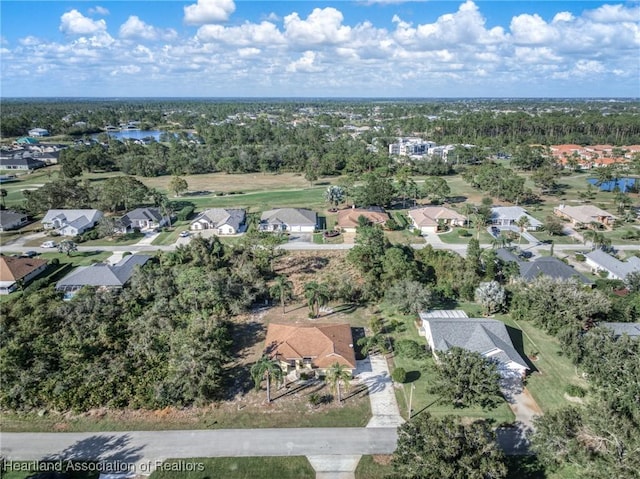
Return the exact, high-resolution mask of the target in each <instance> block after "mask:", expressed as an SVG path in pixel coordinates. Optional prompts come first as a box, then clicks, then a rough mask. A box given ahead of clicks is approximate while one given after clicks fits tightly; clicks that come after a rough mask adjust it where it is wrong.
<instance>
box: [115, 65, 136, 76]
mask: <svg viewBox="0 0 640 479" xmlns="http://www.w3.org/2000/svg"><path fill="white" fill-rule="evenodd" d="M140 70H141V68H140V67H139V66H138V65H122V66H120V67H118V68H116V69H114V70H112V71H111V76H117V75H135V74H136V73H140Z"/></svg>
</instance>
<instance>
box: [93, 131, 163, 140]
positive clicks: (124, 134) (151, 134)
mask: <svg viewBox="0 0 640 479" xmlns="http://www.w3.org/2000/svg"><path fill="white" fill-rule="evenodd" d="M163 133H165V132H164V131H162V130H120V131H110V132H109V136H111V138H115V139H116V140H142V139H143V138H153V139H154V140H156V141H160V135H162V134H163ZM97 136H98V135H93V137H94V138H96V137H97Z"/></svg>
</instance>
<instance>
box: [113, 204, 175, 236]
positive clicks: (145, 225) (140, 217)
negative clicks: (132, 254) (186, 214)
mask: <svg viewBox="0 0 640 479" xmlns="http://www.w3.org/2000/svg"><path fill="white" fill-rule="evenodd" d="M168 222H169V217H168V216H163V215H162V213H161V212H160V210H159V209H158V208H136V209H135V210H133V211H129V212H128V213H127V214H126V215H124V216H123V217H122V218H120V223H121V224H122V227H123V228H124V229H125V230H127V231H129V230H132V229H134V228H135V229H139V230H140V231H146V230H154V229H156V228H160V227H162V226H164V225H165V224H167V223H168Z"/></svg>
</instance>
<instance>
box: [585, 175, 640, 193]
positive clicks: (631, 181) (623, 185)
mask: <svg viewBox="0 0 640 479" xmlns="http://www.w3.org/2000/svg"><path fill="white" fill-rule="evenodd" d="M587 181H588V182H589V183H590V184H592V185H594V186H598V179H597V178H589V179H587ZM636 182H637V180H636V179H635V178H618V179H617V180H611V181H605V182H604V183H602V184H601V185H600V190H601V191H613V190H615V189H616V187H617V188H618V190H620V191H621V192H622V193H627V192H629V191H632V190H633V191H635V189H636Z"/></svg>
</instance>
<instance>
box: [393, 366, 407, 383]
mask: <svg viewBox="0 0 640 479" xmlns="http://www.w3.org/2000/svg"><path fill="white" fill-rule="evenodd" d="M391 377H392V378H393V380H394V381H395V382H397V383H400V384H402V383H405V382H406V381H407V371H405V370H404V368H395V369H394V370H393V373H391Z"/></svg>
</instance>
